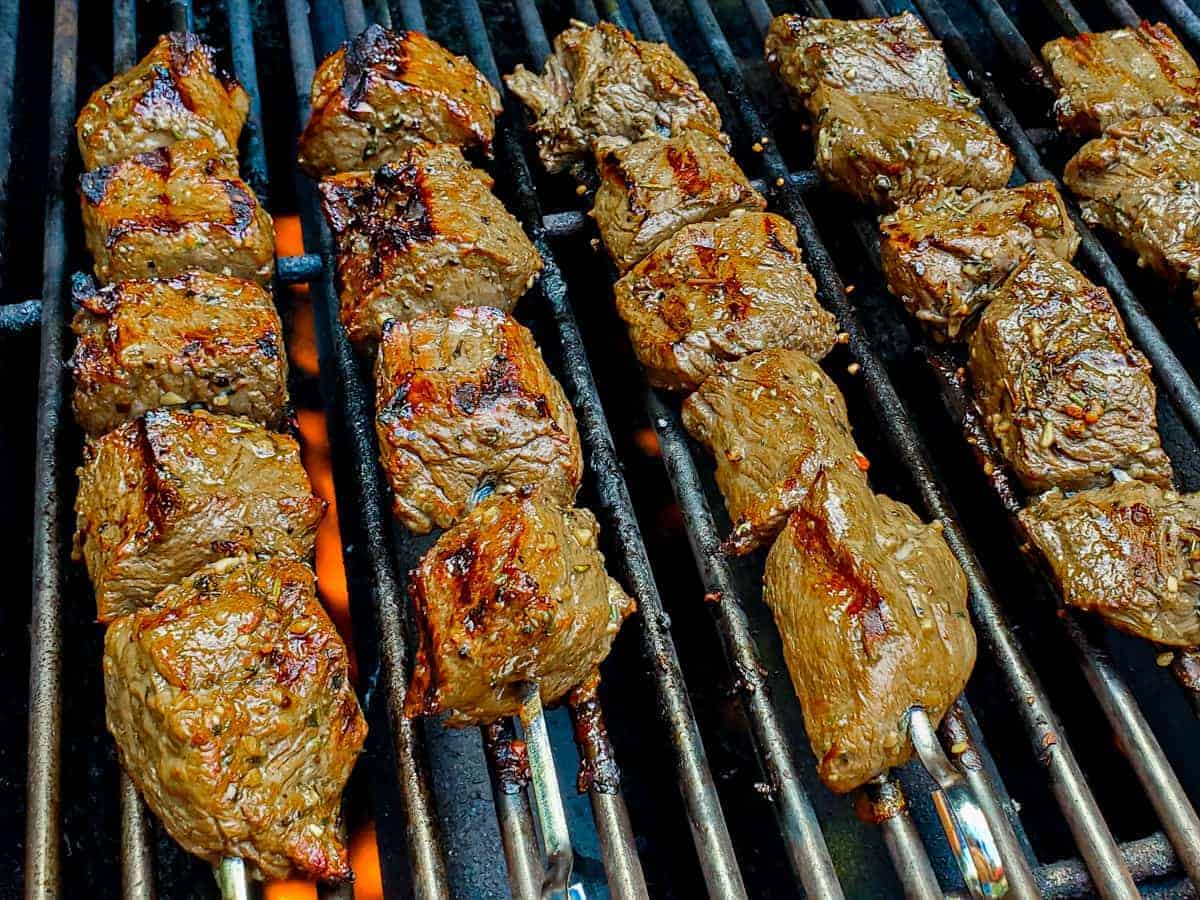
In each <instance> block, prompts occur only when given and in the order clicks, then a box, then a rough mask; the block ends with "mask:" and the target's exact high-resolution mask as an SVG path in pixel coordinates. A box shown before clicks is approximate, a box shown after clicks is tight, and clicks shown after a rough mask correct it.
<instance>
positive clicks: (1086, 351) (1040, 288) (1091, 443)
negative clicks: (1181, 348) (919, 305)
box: [969, 250, 1171, 491]
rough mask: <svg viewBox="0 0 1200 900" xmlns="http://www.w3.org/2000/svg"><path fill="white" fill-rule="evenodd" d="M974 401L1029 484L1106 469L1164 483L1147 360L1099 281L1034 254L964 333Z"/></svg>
mask: <svg viewBox="0 0 1200 900" xmlns="http://www.w3.org/2000/svg"><path fill="white" fill-rule="evenodd" d="M969 366H970V370H971V377H972V379H973V381H974V383H975V393H976V398H977V400H978V401H979V406H980V408H981V410H982V412H983V415H984V418H985V420H986V422H987V427H988V430H989V431H990V432H991V434H992V437H993V438H995V440H996V443H997V445H998V446H999V448H1000V452H1001V453H1002V454H1003V455H1004V458H1005V459H1006V460H1007V461H1008V464H1009V465H1010V466H1012V468H1013V471H1014V472H1016V474H1017V477H1019V478H1020V479H1021V481H1022V482H1023V483H1024V484H1025V486H1026V487H1027V488H1029V490H1031V491H1043V490H1046V489H1048V488H1052V487H1061V488H1062V489H1063V490H1080V489H1082V488H1088V487H1095V486H1098V485H1102V484H1105V483H1107V482H1108V481H1109V480H1110V479H1111V477H1112V472H1113V470H1114V469H1122V470H1124V471H1126V472H1128V473H1129V474H1130V475H1131V476H1133V477H1134V478H1141V479H1144V480H1147V481H1153V482H1156V483H1161V484H1167V483H1169V482H1170V480H1171V463H1170V460H1168V459H1167V455H1166V454H1165V453H1163V450H1162V446H1161V444H1160V442H1159V438H1158V427H1157V420H1156V416H1155V410H1154V404H1155V390H1154V383H1153V382H1152V381H1151V380H1150V364H1149V363H1148V362H1147V361H1146V358H1145V357H1144V356H1142V354H1141V353H1140V352H1138V351H1137V350H1136V349H1135V348H1134V347H1133V345H1132V344H1131V343H1130V342H1129V338H1128V336H1127V335H1126V334H1125V325H1124V323H1123V322H1122V321H1121V316H1120V314H1119V313H1118V312H1117V309H1116V307H1115V306H1114V305H1113V302H1112V298H1111V297H1109V295H1108V291H1106V290H1104V288H1101V287H1097V286H1096V285H1094V284H1092V283H1091V282H1089V281H1088V280H1087V279H1086V278H1084V277H1083V275H1082V274H1081V273H1080V272H1078V271H1077V270H1076V269H1074V268H1072V267H1071V265H1070V264H1069V263H1066V262H1064V261H1063V260H1061V259H1059V258H1058V257H1056V256H1051V255H1048V254H1045V253H1042V252H1040V251H1036V250H1035V251H1034V252H1033V253H1032V254H1031V255H1030V256H1029V258H1028V259H1027V260H1026V261H1025V262H1024V263H1022V264H1021V265H1020V266H1018V267H1017V268H1016V269H1015V270H1014V271H1013V273H1012V275H1010V276H1009V278H1008V280H1007V281H1005V282H1004V284H1003V285H1002V286H1001V287H1000V289H999V290H998V291H997V292H996V296H995V299H993V300H992V303H991V305H990V306H989V307H988V308H987V309H986V310H984V312H983V315H982V316H981V317H980V320H979V327H978V328H977V329H976V331H975V333H974V335H972V337H971V343H970V361H969Z"/></svg>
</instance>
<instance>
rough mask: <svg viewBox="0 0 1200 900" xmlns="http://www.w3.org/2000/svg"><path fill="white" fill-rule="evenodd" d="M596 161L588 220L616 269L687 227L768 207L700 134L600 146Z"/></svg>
mask: <svg viewBox="0 0 1200 900" xmlns="http://www.w3.org/2000/svg"><path fill="white" fill-rule="evenodd" d="M596 159H597V163H598V164H599V167H600V187H599V188H597V189H596V200H595V206H594V208H593V209H592V216H593V217H594V218H595V219H596V226H597V227H598V228H599V229H600V237H601V238H602V239H603V240H604V246H605V247H606V248H607V249H608V253H609V255H610V256H611V257H612V258H613V262H615V263H616V265H617V268H618V269H620V270H621V271H622V272H627V271H629V269H630V268H631V267H632V266H633V265H634V264H635V263H637V262H638V261H639V260H640V259H642V258H643V257H644V256H645V255H646V254H647V253H649V252H650V251H651V250H653V249H654V248H655V247H657V246H658V245H659V244H660V243H662V242H663V241H665V240H666V239H667V238H669V237H670V236H671V235H673V234H674V233H675V232H677V231H678V230H679V229H680V228H683V226H685V225H690V224H691V223H693V222H706V221H711V220H713V219H719V218H721V217H722V216H727V215H729V213H731V212H732V211H733V210H735V209H756V210H757V209H765V208H766V206H767V201H766V200H764V199H763V196H762V195H761V194H760V193H758V191H756V190H754V188H752V187H751V186H750V182H749V180H748V179H747V178H746V176H745V174H744V173H743V172H742V170H741V169H740V168H739V167H738V164H737V163H736V162H734V159H733V157H732V156H730V155H729V153H728V152H727V151H726V150H725V147H724V146H723V145H722V144H721V142H720V141H717V140H715V139H713V138H711V137H709V136H708V135H706V134H701V133H700V132H698V131H689V132H686V133H685V134H682V135H680V136H678V137H673V138H660V137H650V138H646V139H645V140H643V141H639V142H638V143H636V144H630V145H629V146H626V147H623V148H618V149H612V148H601V149H600V150H599V151H598V152H597V154H596Z"/></svg>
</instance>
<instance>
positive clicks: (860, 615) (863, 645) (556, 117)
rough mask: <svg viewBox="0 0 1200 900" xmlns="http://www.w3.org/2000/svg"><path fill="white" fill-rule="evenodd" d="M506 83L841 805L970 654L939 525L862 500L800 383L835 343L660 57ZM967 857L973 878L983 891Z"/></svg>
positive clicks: (695, 103)
mask: <svg viewBox="0 0 1200 900" xmlns="http://www.w3.org/2000/svg"><path fill="white" fill-rule="evenodd" d="M508 84H509V86H510V87H511V88H512V90H513V91H514V92H515V93H516V94H517V95H518V96H519V97H521V98H522V100H523V101H524V102H525V103H526V104H527V105H528V106H529V107H530V108H531V109H532V110H533V112H534V113H536V114H537V119H536V121H535V122H534V124H533V126H532V129H533V132H534V133H535V135H536V136H537V142H538V148H539V152H540V155H541V157H542V160H543V162H544V163H545V164H546V167H547V168H548V169H550V170H552V171H554V170H561V169H563V168H565V167H566V166H569V165H571V164H572V163H579V162H581V161H583V160H584V159H586V157H587V155H588V154H589V153H590V154H592V155H593V156H594V158H595V161H596V165H597V168H598V173H599V187H598V188H597V190H596V193H595V199H594V206H593V209H592V213H591V215H592V216H593V218H594V219H595V222H596V225H597V228H598V230H599V232H600V236H601V239H602V241H603V243H604V246H605V248H606V249H607V250H608V253H609V256H610V257H611V259H612V262H613V264H614V266H615V267H616V269H617V270H618V272H619V273H620V278H619V280H618V281H617V283H616V287H615V295H616V302H617V309H618V312H619V313H620V315H621V317H622V319H623V320H624V321H625V323H626V325H627V326H628V329H629V335H630V338H631V341H632V344H633V349H634V352H635V353H636V355H637V356H638V358H639V360H640V361H641V362H642V363H643V365H644V367H645V369H646V372H647V375H648V378H649V380H650V382H651V383H652V384H653V385H655V386H657V387H663V388H668V389H673V390H679V391H684V392H690V393H689V396H687V398H686V399H685V400H684V402H683V422H684V425H685V426H686V427H687V429H688V431H689V432H691V434H692V435H693V436H694V437H695V438H696V439H697V440H698V441H699V442H700V443H701V444H703V445H704V446H705V447H707V448H708V449H709V450H711V451H712V452H713V454H714V456H715V457H716V464H717V473H716V479H717V484H718V487H719V488H720V490H721V493H722V494H723V496H724V498H725V501H726V505H727V507H728V510H729V514H730V517H731V518H732V520H733V530H732V533H731V534H730V536H729V539H728V541H727V542H726V545H725V546H726V549H727V550H728V552H731V553H734V554H743V553H747V552H750V551H751V550H754V549H756V548H759V547H764V546H771V551H770V553H769V555H768V558H767V564H766V574H765V578H764V599H765V600H766V602H767V604H768V605H769V607H770V608H771V610H772V612H773V614H774V616H775V621H776V624H777V626H778V628H779V631H780V634H781V635H782V637H783V650H784V657H785V660H786V662H787V666H788V670H789V672H790V674H791V678H792V682H793V685H794V686H795V690H796V693H797V695H798V696H799V699H800V703H801V707H802V710H803V713H804V720H805V727H806V729H807V731H808V735H809V738H810V740H811V742H812V746H813V751H814V754H815V756H816V758H817V761H818V766H817V770H818V774H819V776H820V778H821V779H822V781H823V782H824V783H825V784H826V785H827V786H828V787H829V788H830V789H831V790H833V791H836V792H838V793H844V792H848V791H851V790H853V789H855V788H857V787H860V786H862V785H863V784H865V783H866V782H868V781H871V780H873V779H876V778H879V777H881V776H884V775H885V774H886V772H887V771H888V770H889V769H890V768H891V767H893V766H897V765H900V764H902V763H904V762H906V761H907V760H908V759H910V758H911V757H912V755H913V745H912V742H911V741H910V738H909V734H908V729H909V727H910V724H911V722H912V720H913V719H916V718H917V717H921V718H922V719H923V720H924V719H926V718H927V720H928V721H929V722H932V723H934V724H936V723H937V722H938V721H940V720H941V718H942V716H943V715H944V714H945V712H946V710H947V708H948V707H949V706H950V704H951V703H952V702H953V701H954V699H955V698H956V697H957V696H958V695H959V694H960V693H961V692H962V690H963V688H964V686H965V684H966V681H967V678H968V676H969V675H970V672H971V669H972V666H973V664H974V660H975V634H974V631H973V629H972V627H971V624H970V621H969V618H968V613H967V606H966V596H967V590H966V581H965V578H964V575H963V572H962V570H961V568H960V567H959V565H958V563H957V561H956V560H955V559H954V557H953V555H952V554H951V552H950V550H949V548H948V547H947V545H946V543H945V541H944V539H943V538H942V536H941V529H940V527H939V524H938V523H933V524H926V523H924V522H922V521H921V520H920V519H919V518H918V517H917V516H916V515H915V514H914V513H913V511H912V510H911V509H909V508H908V507H907V506H905V505H904V504H902V503H898V502H896V501H894V500H892V499H891V498H889V497H885V496H882V495H879V494H877V493H875V492H874V491H873V490H872V489H871V486H870V484H869V482H868V479H867V475H866V470H867V468H868V464H867V460H866V458H865V457H864V456H863V455H862V454H861V453H860V452H859V451H858V448H857V447H856V446H855V443H854V439H853V436H852V434H851V428H850V423H849V418H848V414H847V410H846V406H845V402H844V400H843V398H842V396H841V394H840V392H839V391H838V389H837V387H836V385H835V384H834V382H833V381H832V380H831V379H830V378H829V376H828V375H826V374H825V372H824V371H823V370H822V369H821V367H820V365H819V364H818V361H819V360H820V359H821V358H822V357H824V356H825V355H826V353H828V352H829V350H830V349H831V348H832V347H833V346H834V344H835V343H836V341H837V339H838V337H837V330H836V324H835V321H834V318H833V316H832V315H831V314H830V313H829V312H827V311H826V310H824V309H823V308H822V307H821V306H820V305H819V303H818V302H817V299H816V296H815V285H814V282H813V279H812V277H811V275H810V274H809V273H808V271H807V269H806V268H805V266H804V263H803V260H802V256H801V252H800V250H799V248H798V246H797V243H796V241H797V235H796V231H795V229H794V228H793V227H792V225H791V224H790V223H789V222H788V221H787V220H786V219H783V218H781V217H780V216H777V215H774V214H772V213H768V212H765V211H764V210H765V207H766V205H767V204H766V200H765V199H764V198H763V197H762V196H761V195H760V194H759V193H758V192H757V191H756V190H754V188H753V187H752V186H751V184H750V182H749V181H748V180H747V178H746V176H745V174H744V173H743V172H742V171H741V169H740V168H739V167H738V165H737V163H736V162H735V161H734V159H733V157H732V156H730V154H729V152H728V149H727V148H728V138H727V137H726V136H725V135H724V134H722V133H721V132H720V121H721V120H720V115H719V113H718V111H717V109H716V107H715V105H714V104H713V103H712V101H711V100H710V99H709V98H708V97H707V96H705V95H704V93H703V92H702V91H701V89H700V87H699V84H698V83H697V81H696V78H695V76H694V75H693V74H692V73H691V72H690V71H689V70H688V69H687V67H686V66H685V65H684V63H683V62H682V61H681V60H680V59H679V58H678V57H677V56H676V55H675V54H674V52H673V51H672V50H671V49H670V48H669V47H667V46H666V45H663V44H654V43H649V42H645V41H638V40H636V39H635V38H634V37H633V36H632V35H631V34H629V33H628V32H626V31H623V30H621V29H619V28H617V27H615V26H613V25H610V24H607V23H601V24H599V25H597V26H595V27H587V26H585V25H582V24H579V23H576V24H574V25H573V26H572V27H571V28H570V29H568V30H567V31H566V32H564V33H562V34H560V35H559V36H558V37H557V38H556V39H555V42H554V54H553V55H552V56H551V57H550V58H549V59H548V60H547V61H546V64H545V70H544V72H543V74H542V75H541V76H540V77H539V76H537V75H534V74H533V73H531V72H529V71H527V70H525V69H524V68H523V67H518V68H517V70H516V71H515V72H514V73H513V74H512V75H510V76H509V77H508ZM697 123H699V124H697ZM988 850H994V848H991V847H989V848H988ZM984 855H985V856H986V857H987V858H986V859H982V860H980V862H982V863H983V864H984V866H985V867H991V868H989V871H988V872H987V873H986V874H981V876H980V877H981V878H983V880H985V881H986V880H991V879H993V878H994V879H996V882H995V883H996V884H997V885H999V884H1002V883H1003V875H1002V874H1001V872H1002V867H1001V865H1000V863H999V861H998V857H997V856H996V855H995V854H994V852H987V851H985V853H984ZM993 865H994V867H992V866H993Z"/></svg>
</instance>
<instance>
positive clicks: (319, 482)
mask: <svg viewBox="0 0 1200 900" xmlns="http://www.w3.org/2000/svg"><path fill="white" fill-rule="evenodd" d="M275 247H276V252H277V253H278V254H279V255H280V256H293V255H298V254H300V253H303V252H304V242H303V238H302V236H301V232H300V220H299V219H298V218H297V217H296V216H276V218H275ZM288 299H289V302H290V305H291V313H292V315H291V329H290V330H289V333H288V335H287V346H288V357H289V360H290V362H291V364H292V366H293V367H294V368H295V369H296V370H297V371H299V372H303V373H304V374H305V375H316V374H317V372H318V370H319V366H320V363H319V359H318V356H317V341H316V335H315V332H314V330H313V310H312V302H311V300H310V298H309V293H308V285H292V286H290V287H289V288H288ZM296 419H297V423H298V425H299V428H300V458H301V462H302V463H303V464H304V468H305V469H306V470H307V471H308V477H309V478H310V479H311V480H312V484H313V490H314V492H315V493H316V494H317V496H319V497H321V499H323V500H324V501H325V502H326V503H328V504H329V512H328V513H326V515H325V519H324V521H322V522H321V525H320V527H319V528H318V529H317V566H316V568H317V591H318V593H319V594H320V597H321V601H322V602H323V603H324V604H325V608H326V609H327V610H328V611H329V617H330V618H331V619H332V620H333V622H334V624H335V625H336V626H337V629H338V631H339V632H341V634H342V637H343V638H344V639H345V640H346V645H347V647H349V648H350V666H351V669H350V672H351V677H352V678H357V674H358V673H357V667H356V665H355V660H354V644H353V642H352V641H351V632H350V597H349V591H348V590H347V587H346V568H345V565H344V564H343V560H342V540H341V533H340V531H339V530H338V509H337V498H336V496H335V495H334V490H333V466H332V457H331V454H330V448H329V432H328V430H327V429H326V422H325V413H324V412H323V411H322V410H320V409H301V410H297V412H296ZM350 862H351V865H352V866H353V867H354V874H355V881H354V898H355V900H382V898H383V887H382V878H381V875H380V871H379V850H378V848H377V846H376V844H375V825H374V823H373V822H368V823H367V824H365V825H363V826H362V827H361V828H359V829H358V830H357V831H356V832H355V833H354V835H353V836H352V838H351V840H350ZM316 897H317V890H316V886H315V885H314V884H312V883H311V882H307V881H295V880H293V881H275V882H271V883H270V884H268V885H266V886H265V888H264V889H263V898H264V900H316Z"/></svg>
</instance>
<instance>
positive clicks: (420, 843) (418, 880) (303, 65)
mask: <svg viewBox="0 0 1200 900" xmlns="http://www.w3.org/2000/svg"><path fill="white" fill-rule="evenodd" d="M236 2H238V3H243V4H244V3H247V2H248V0H236ZM286 17H287V28H288V43H289V49H290V53H291V58H292V69H293V75H294V83H295V90H296V107H297V120H298V121H299V122H305V121H307V119H308V112H309V86H310V85H311V84H312V79H313V74H314V72H315V71H316V59H315V56H314V50H313V40H312V31H311V28H310V26H309V21H308V4H307V3H306V2H305V0H287V3H286ZM299 190H300V191H301V194H302V200H303V207H302V208H303V213H304V215H303V219H304V220H305V225H306V229H307V233H308V237H309V239H310V240H312V241H313V244H312V245H313V246H315V248H316V249H317V250H318V251H319V252H320V255H321V256H322V257H323V258H324V259H325V260H332V250H333V248H332V241H331V238H330V235H329V231H328V229H327V228H325V226H324V224H323V223H322V222H321V218H320V210H319V209H318V208H317V204H316V197H315V194H314V193H313V191H312V190H311V188H309V187H307V185H305V184H304V183H303V182H302V183H301V184H300V185H299ZM310 288H311V292H312V296H313V299H314V313H315V324H316V328H317V337H318V342H319V349H320V351H321V359H322V363H323V365H322V366H321V371H322V379H321V380H322V391H323V392H325V393H326V395H327V399H330V400H336V401H337V403H336V405H337V407H338V408H340V410H341V413H342V417H343V419H344V422H343V424H344V427H345V431H346V437H347V443H348V444H349V447H350V451H351V462H352V465H353V469H354V472H355V474H356V476H357V477H356V478H355V479H354V480H355V482H356V487H357V488H358V490H357V491H356V497H355V500H356V501H357V503H356V505H357V509H356V510H355V512H356V514H357V516H358V519H359V521H360V522H362V524H363V542H364V543H365V548H364V549H365V552H366V556H367V561H368V565H369V567H370V572H371V585H372V601H373V607H374V611H375V627H376V631H377V634H378V638H379V651H380V685H381V687H382V688H383V691H384V693H385V697H386V701H387V710H388V719H389V724H390V726H391V737H392V745H393V750H394V752H395V754H396V759H397V766H398V770H399V771H398V779H399V784H400V792H401V796H402V807H403V809H402V813H403V815H404V817H405V818H406V819H407V821H406V822H402V823H401V827H400V829H399V830H400V831H401V832H402V833H403V834H404V835H405V837H406V839H407V845H408V854H407V860H408V863H409V865H410V866H411V879H412V884H413V890H414V893H415V894H417V895H418V896H422V897H444V896H448V894H449V885H448V881H447V876H446V864H445V856H444V853H443V851H442V847H441V836H440V834H439V830H438V825H437V819H436V813H435V811H434V806H433V798H432V796H431V795H430V789H429V778H428V764H427V762H426V760H425V758H424V750H423V742H422V740H421V735H420V726H419V725H418V724H416V723H414V722H412V721H410V720H409V719H407V718H406V717H405V716H404V711H403V710H404V698H405V694H406V692H407V686H406V685H405V682H404V679H405V673H406V671H407V667H408V663H407V660H408V649H407V645H406V644H405V641H404V634H405V623H404V617H403V615H402V613H401V609H402V603H401V595H400V588H399V583H398V580H397V577H396V571H395V569H394V566H393V560H392V557H391V553H390V550H389V548H388V545H387V541H386V538H385V535H386V534H387V524H386V523H387V513H386V497H387V494H386V490H385V488H384V486H383V484H382V480H381V477H380V472H379V466H378V463H377V459H378V452H377V450H378V448H377V447H376V444H375V436H374V434H373V432H372V429H371V427H370V422H371V419H370V409H371V400H370V391H369V388H368V386H367V385H366V384H365V383H364V381H363V378H362V377H361V373H360V370H359V368H358V363H357V360H356V359H355V357H354V353H353V350H352V349H351V347H350V344H349V341H348V339H347V338H346V335H345V333H344V332H343V331H342V329H341V327H340V325H339V324H338V321H337V297H336V296H335V294H334V290H333V281H332V271H331V270H330V267H329V266H328V265H327V266H326V267H325V269H324V271H323V272H322V274H321V276H320V277H318V278H317V279H316V280H315V281H314V282H312V284H311V286H310ZM329 363H332V365H329ZM327 405H329V406H331V407H332V406H334V405H335V404H333V403H329V404H327Z"/></svg>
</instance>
